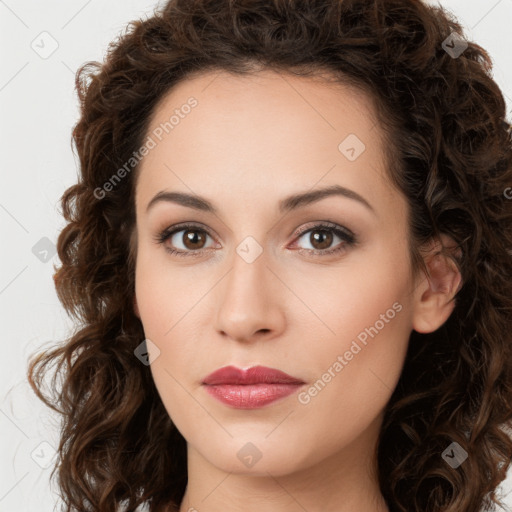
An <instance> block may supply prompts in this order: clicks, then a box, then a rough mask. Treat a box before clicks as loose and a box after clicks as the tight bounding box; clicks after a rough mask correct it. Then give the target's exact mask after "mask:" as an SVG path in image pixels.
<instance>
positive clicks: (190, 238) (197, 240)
mask: <svg viewBox="0 0 512 512" xmlns="http://www.w3.org/2000/svg"><path fill="white" fill-rule="evenodd" d="M207 238H210V239H211V240H212V241H213V238H212V237H211V236H210V234H209V233H208V232H207V231H206V230H205V229H203V228H202V227H200V226H196V225H193V224H191V225H183V224H182V225H181V226H175V227H174V228H169V229H166V230H164V231H162V232H161V233H159V234H158V235H157V236H156V237H155V241H156V242H157V243H159V244H162V245H163V246H164V247H165V249H166V251H167V252H169V253H170V254H173V255H178V256H197V255H199V254H201V252H203V251H205V250H207V249H210V248H213V245H211V246H210V247H208V246H207V245H206V242H207Z"/></svg>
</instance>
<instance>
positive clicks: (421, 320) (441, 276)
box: [412, 234, 462, 333]
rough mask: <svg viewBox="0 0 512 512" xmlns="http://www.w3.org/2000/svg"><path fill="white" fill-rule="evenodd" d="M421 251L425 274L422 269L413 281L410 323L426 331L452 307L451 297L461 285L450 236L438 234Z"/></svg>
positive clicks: (456, 251) (437, 324) (440, 321)
mask: <svg viewBox="0 0 512 512" xmlns="http://www.w3.org/2000/svg"><path fill="white" fill-rule="evenodd" d="M422 253H423V254H424V261H425V264H426V267H427V270H428V275H425V273H424V272H422V273H421V277H419V278H418V281H417V282H416V288H415V290H414V312H413V323H412V327H413V329H414V330H415V331H417V332H420V333H429V332H433V331H435V330H437V329H438V328H439V327H441V326H442V325H443V324H444V323H445V322H446V320H448V318H449V316H450V315H451V313H452V311H453V309H454V307H455V300H453V299H454V296H455V295H456V294H457V292H458V291H459V290H460V288H461V286H462V276H461V274H460V271H459V269H458V268H457V265H456V264H455V262H454V261H453V259H452V258H451V257H450V255H452V256H457V257H458V256H460V249H457V247H456V244H455V242H454V241H453V239H452V238H451V237H449V236H447V235H445V234H441V236H440V240H435V241H433V240H432V241H430V242H429V244H428V245H427V248H426V249H422Z"/></svg>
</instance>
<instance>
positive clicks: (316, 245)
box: [309, 229, 334, 250]
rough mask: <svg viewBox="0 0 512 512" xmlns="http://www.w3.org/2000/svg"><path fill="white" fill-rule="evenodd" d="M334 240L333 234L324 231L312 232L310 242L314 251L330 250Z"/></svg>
mask: <svg viewBox="0 0 512 512" xmlns="http://www.w3.org/2000/svg"><path fill="white" fill-rule="evenodd" d="M333 238H334V237H333V235H332V233H331V232H329V231H325V230H322V229H317V230H315V231H310V233H309V241H310V243H311V245H312V247H313V249H319V250H322V249H328V248H329V247H330V245H331V244H332V241H333Z"/></svg>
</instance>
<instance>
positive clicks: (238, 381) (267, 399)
mask: <svg viewBox="0 0 512 512" xmlns="http://www.w3.org/2000/svg"><path fill="white" fill-rule="evenodd" d="M202 384H203V386H204V388H205V390H206V391H207V392H208V393H209V394H210V395H211V396H212V397H214V398H216V399H217V400H219V401H220V402H222V403H224V404H225V405H229V406H231V407H234V408H237V409H256V408H259V407H263V406H265V405H268V404H270V403H272V402H275V401H276V400H279V399H281V398H285V397H287V396H289V395H291V394H292V393H294V392H296V391H297V390H298V389H299V388H300V387H302V386H303V385H304V384H305V383H304V381H302V380H300V379H297V378H295V377H292V376H291V375H288V374H287V373H284V372H282V371H281V370H277V369H275V368H267V367H265V366H253V367H252V368H249V369H247V370H242V369H240V368H236V367H235V366H225V367H223V368H220V369H218V370H216V371H215V372H213V373H211V374H210V375H208V376H207V377H206V378H205V379H204V380H203V382H202Z"/></svg>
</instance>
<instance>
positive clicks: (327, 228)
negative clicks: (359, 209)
mask: <svg viewBox="0 0 512 512" xmlns="http://www.w3.org/2000/svg"><path fill="white" fill-rule="evenodd" d="M336 239H337V240H336ZM301 240H302V241H301ZM304 241H306V242H307V244H308V245H309V247H308V246H306V247H304V245H302V244H304ZM296 243H297V245H298V246H299V249H298V250H299V251H300V252H303V251H305V252H306V253H309V254H312V255H316V256H321V255H330V254H334V253H338V252H340V253H341V252H342V251H346V250H347V249H348V248H349V247H354V246H355V245H356V244H357V240H356V237H355V235H354V233H352V231H350V230H349V229H347V228H345V227H343V226H338V225H337V224H330V223H329V224H317V225H316V226H313V227H311V228H309V229H305V230H301V232H300V234H299V236H298V238H297V242H296ZM301 245H302V246H301Z"/></svg>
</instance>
